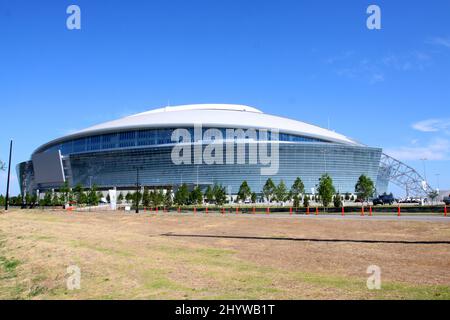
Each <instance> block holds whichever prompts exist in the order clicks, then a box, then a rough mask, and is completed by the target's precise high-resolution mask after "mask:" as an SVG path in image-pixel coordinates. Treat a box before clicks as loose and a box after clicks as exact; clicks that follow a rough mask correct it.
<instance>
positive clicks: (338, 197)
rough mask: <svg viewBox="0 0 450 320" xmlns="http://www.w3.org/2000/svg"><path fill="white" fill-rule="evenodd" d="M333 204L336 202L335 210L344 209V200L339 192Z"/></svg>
mask: <svg viewBox="0 0 450 320" xmlns="http://www.w3.org/2000/svg"><path fill="white" fill-rule="evenodd" d="M333 202H334V207H335V208H341V207H342V199H341V195H340V194H339V192H338V193H336V194H335V196H334V200H333Z"/></svg>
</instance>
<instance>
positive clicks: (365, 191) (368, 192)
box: [355, 174, 375, 201]
mask: <svg viewBox="0 0 450 320" xmlns="http://www.w3.org/2000/svg"><path fill="white" fill-rule="evenodd" d="M355 192H356V193H357V194H358V196H359V198H360V199H362V200H363V201H368V199H369V197H371V196H373V193H374V192H375V187H374V184H373V181H372V180H371V179H370V178H369V177H367V176H366V175H364V174H362V175H361V176H360V177H359V179H358V182H357V183H356V185H355Z"/></svg>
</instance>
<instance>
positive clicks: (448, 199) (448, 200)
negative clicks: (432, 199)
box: [443, 195, 450, 206]
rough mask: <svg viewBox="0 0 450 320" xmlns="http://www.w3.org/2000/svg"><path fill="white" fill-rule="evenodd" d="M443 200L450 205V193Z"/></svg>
mask: <svg viewBox="0 0 450 320" xmlns="http://www.w3.org/2000/svg"><path fill="white" fill-rule="evenodd" d="M443 200H444V203H445V205H446V206H450V195H449V196H448V197H444V199H443Z"/></svg>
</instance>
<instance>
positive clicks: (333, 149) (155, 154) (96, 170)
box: [19, 129, 383, 194]
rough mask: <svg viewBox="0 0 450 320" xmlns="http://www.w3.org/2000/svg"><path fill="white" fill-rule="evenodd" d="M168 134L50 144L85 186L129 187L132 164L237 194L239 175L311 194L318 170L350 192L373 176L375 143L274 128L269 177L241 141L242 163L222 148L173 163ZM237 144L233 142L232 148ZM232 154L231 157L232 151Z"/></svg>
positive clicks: (145, 179) (144, 174)
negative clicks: (219, 160)
mask: <svg viewBox="0 0 450 320" xmlns="http://www.w3.org/2000/svg"><path fill="white" fill-rule="evenodd" d="M223 130H225V129H223ZM171 134H172V129H154V130H137V131H127V132H119V133H114V134H104V135H97V136H93V137H87V138H83V139H76V140H71V141H68V142H64V143H62V144H58V145H55V146H52V147H51V148H50V149H55V148H60V150H61V151H62V154H63V155H64V170H65V171H66V175H67V176H68V179H69V183H70V184H71V185H72V186H74V185H76V184H78V183H81V184H82V185H84V186H85V187H88V186H89V185H90V183H91V182H92V184H96V185H97V186H99V187H100V188H113V187H130V188H132V187H134V186H135V185H136V169H137V168H139V171H140V172H139V176H140V184H142V185H144V186H149V187H152V186H175V187H176V186H178V185H180V184H182V183H188V184H193V185H195V184H199V185H201V186H206V185H211V184H215V183H218V184H221V185H223V186H225V187H226V188H227V192H228V193H232V194H235V193H237V191H238V189H239V186H240V184H241V183H242V181H243V180H246V181H247V182H248V184H249V186H250V187H251V189H252V190H253V191H255V192H257V193H259V192H260V191H261V190H262V187H263V185H264V183H265V182H266V180H267V179H268V178H269V177H270V178H272V179H273V180H274V182H275V183H278V182H279V181H280V180H283V181H284V182H285V183H286V185H287V186H288V187H290V186H291V184H292V183H293V182H294V180H295V179H296V178H297V177H300V178H301V179H302V180H303V182H304V184H305V189H306V192H307V193H312V192H313V188H316V186H317V184H318V180H319V178H320V177H321V175H322V174H324V173H328V174H330V176H331V177H332V179H333V182H334V186H335V188H336V191H339V192H341V193H345V192H354V188H355V183H356V182H357V180H358V178H359V176H360V175H361V174H365V175H367V176H368V177H370V178H371V179H372V180H373V181H374V182H375V181H377V176H378V170H379V164H380V158H381V152H382V150H381V149H379V148H371V147H365V146H351V145H344V144H337V143H331V142H326V143H325V142H324V141H321V140H315V139H312V138H306V137H300V136H292V135H288V134H281V133H280V139H279V140H281V141H283V142H282V143H279V170H278V172H277V174H275V175H273V176H264V175H261V168H262V167H267V165H263V164H260V163H259V162H260V161H258V164H249V149H250V147H249V143H247V144H246V152H245V164H236V163H237V161H234V164H226V159H225V157H226V155H225V152H224V154H223V157H224V161H223V163H224V164H212V165H206V164H205V163H204V162H203V164H181V165H175V164H174V163H173V162H172V159H171V152H172V149H173V145H167V144H170V143H172V142H171V140H170V139H171ZM192 136H193V135H192ZM273 143H278V142H273ZM239 144H240V143H239V142H236V143H235V144H234V147H235V148H237V146H238V145H239ZM204 148H205V145H203V149H204ZM269 150H270V147H269ZM191 153H192V154H191V158H192V162H191V163H194V152H193V151H192V152H191ZM234 154H235V157H236V155H237V151H236V150H235V153H234ZM28 163H30V162H28ZM19 167H20V173H19V179H22V178H21V177H24V178H25V179H29V178H26V177H27V176H28V177H30V176H32V173H31V172H27V171H30V170H31V171H32V165H31V166H30V165H21V166H20V165H19ZM32 184H33V182H32V181H29V182H27V183H26V185H27V190H30V188H34V189H40V190H42V189H43V188H44V189H45V188H49V187H51V186H42V185H38V186H33V187H31V185H32ZM54 187H57V186H54ZM378 191H380V190H378ZM381 192H383V191H381Z"/></svg>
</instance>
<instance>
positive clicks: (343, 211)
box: [342, 207, 345, 216]
mask: <svg viewBox="0 0 450 320" xmlns="http://www.w3.org/2000/svg"><path fill="white" fill-rule="evenodd" d="M344 214H345V209H344V207H342V216H344Z"/></svg>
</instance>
